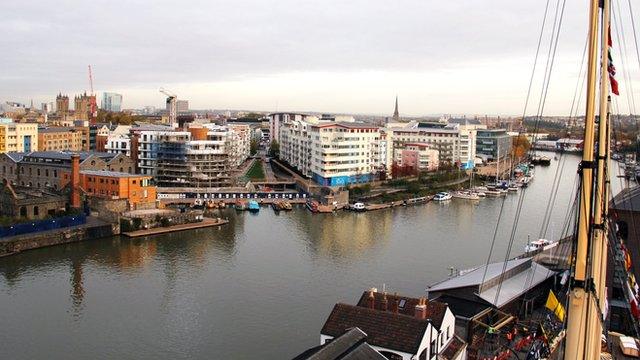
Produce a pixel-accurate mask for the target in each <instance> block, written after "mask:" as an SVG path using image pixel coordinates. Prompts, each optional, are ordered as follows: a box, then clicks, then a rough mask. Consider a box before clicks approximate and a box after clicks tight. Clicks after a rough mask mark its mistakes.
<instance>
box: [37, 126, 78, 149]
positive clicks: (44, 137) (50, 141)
mask: <svg viewBox="0 0 640 360" xmlns="http://www.w3.org/2000/svg"><path fill="white" fill-rule="evenodd" d="M86 129H87V130H88V128H86ZM86 137H88V133H87V132H86V131H84V128H74V127H48V128H40V129H38V151H87V150H89V144H88V139H87V138H86Z"/></svg>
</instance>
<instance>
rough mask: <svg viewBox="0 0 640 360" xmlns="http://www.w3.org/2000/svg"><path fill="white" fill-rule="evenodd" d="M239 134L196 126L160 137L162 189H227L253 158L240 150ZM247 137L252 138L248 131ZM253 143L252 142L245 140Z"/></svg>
mask: <svg viewBox="0 0 640 360" xmlns="http://www.w3.org/2000/svg"><path fill="white" fill-rule="evenodd" d="M238 136H239V135H238V133H237V132H235V131H234V130H233V129H231V128H229V127H227V126H219V125H215V124H205V125H197V124H192V126H190V127H189V128H188V129H187V130H177V131H173V132H166V133H160V134H159V136H158V137H157V141H158V147H157V159H156V164H157V166H156V171H155V180H156V184H157V185H158V186H161V187H201V186H207V187H224V186H230V185H231V184H232V181H231V174H232V172H233V171H234V170H235V169H237V166H238V165H239V164H241V163H242V162H244V160H246V158H247V157H248V156H249V152H248V149H246V150H247V151H245V150H238V149H233V148H234V147H236V142H237V141H238V140H237V139H238ZM243 136H249V132H248V131H246V132H244V135H243ZM243 141H247V142H248V141H249V139H246V140H243Z"/></svg>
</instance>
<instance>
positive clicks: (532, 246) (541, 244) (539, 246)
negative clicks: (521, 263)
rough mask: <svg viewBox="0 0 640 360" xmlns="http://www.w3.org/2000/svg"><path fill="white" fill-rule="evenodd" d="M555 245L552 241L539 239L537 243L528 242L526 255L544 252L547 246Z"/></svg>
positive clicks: (525, 250) (525, 249)
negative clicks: (539, 251)
mask: <svg viewBox="0 0 640 360" xmlns="http://www.w3.org/2000/svg"><path fill="white" fill-rule="evenodd" d="M551 244H553V243H552V242H551V241H549V240H547V239H538V240H535V241H531V242H527V245H525V247H524V252H525V253H530V252H534V251H538V250H544V249H545V247H546V246H549V245H551Z"/></svg>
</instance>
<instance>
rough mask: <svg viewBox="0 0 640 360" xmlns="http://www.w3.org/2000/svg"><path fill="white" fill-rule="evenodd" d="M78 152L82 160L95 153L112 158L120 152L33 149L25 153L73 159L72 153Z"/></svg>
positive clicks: (100, 156) (98, 155) (31, 155)
mask: <svg viewBox="0 0 640 360" xmlns="http://www.w3.org/2000/svg"><path fill="white" fill-rule="evenodd" d="M73 154H78V155H80V161H84V160H86V159H88V158H89V157H90V156H91V155H95V156H97V157H99V158H102V159H105V160H110V159H112V158H114V157H116V156H117V155H118V154H111V153H106V152H94V151H79V152H74V151H33V152H30V153H28V154H24V156H26V157H32V158H45V159H59V160H69V159H71V155H73Z"/></svg>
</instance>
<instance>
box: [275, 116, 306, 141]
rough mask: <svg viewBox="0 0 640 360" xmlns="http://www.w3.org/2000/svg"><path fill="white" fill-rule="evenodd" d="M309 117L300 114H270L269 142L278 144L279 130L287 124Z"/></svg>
mask: <svg viewBox="0 0 640 360" xmlns="http://www.w3.org/2000/svg"><path fill="white" fill-rule="evenodd" d="M307 117H309V115H306V114H300V113H286V112H279V113H272V114H269V133H270V134H271V141H276V142H277V143H280V128H281V127H282V125H284V124H288V123H291V122H294V121H301V120H305V119H306V118H307Z"/></svg>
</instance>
